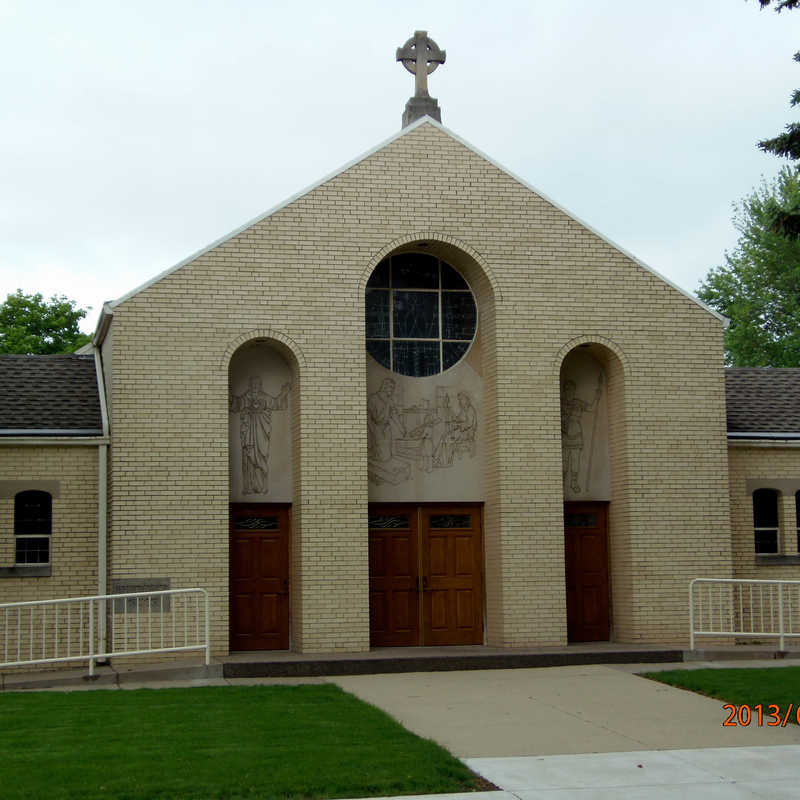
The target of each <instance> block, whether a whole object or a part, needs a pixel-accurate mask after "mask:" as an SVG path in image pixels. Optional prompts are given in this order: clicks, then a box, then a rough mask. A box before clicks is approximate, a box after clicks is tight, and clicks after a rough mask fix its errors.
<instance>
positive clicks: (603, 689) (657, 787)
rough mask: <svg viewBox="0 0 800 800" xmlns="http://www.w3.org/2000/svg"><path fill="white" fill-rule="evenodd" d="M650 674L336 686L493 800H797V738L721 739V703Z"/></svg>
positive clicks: (796, 733)
mask: <svg viewBox="0 0 800 800" xmlns="http://www.w3.org/2000/svg"><path fill="white" fill-rule="evenodd" d="M779 665H785V666H791V664H787V663H786V662H775V661H768V662H763V663H757V662H741V661H737V662H735V663H731V664H722V663H719V662H717V663H713V664H709V663H693V664H674V665H666V664H665V665H658V667H657V668H658V669H662V668H682V669H693V668H695V669H696V668H702V667H710V666H713V667H722V666H736V667H745V666H769V667H776V668H779ZM653 669H654V667H653V665H625V666H585V667H556V668H549V669H519V670H492V671H490V672H489V671H487V672H451V673H418V674H411V675H367V676H360V677H343V678H335V679H334V680H335V682H336V683H337V684H338V685H339V686H341V687H343V688H344V689H346V690H347V691H350V692H352V693H353V694H356V695H357V696H358V697H360V698H362V699H364V700H367V701H368V702H370V703H373V704H374V705H377V706H379V707H380V708H383V709H384V710H386V711H388V712H389V713H390V714H392V715H393V716H394V717H396V718H397V719H398V720H400V721H401V722H402V723H403V724H404V725H405V726H406V727H408V728H410V729H411V730H413V731H414V732H415V733H418V734H420V735H422V736H426V737H429V738H432V739H434V740H436V741H438V742H439V743H441V744H443V745H444V746H445V747H447V748H448V749H449V750H450V751H451V752H453V753H454V754H455V755H457V756H459V757H460V758H462V760H464V761H465V763H466V764H467V765H468V766H469V767H470V768H471V769H473V770H474V771H475V772H477V773H479V774H480V775H483V776H484V777H485V778H487V779H488V780H490V781H491V782H492V783H494V784H495V785H497V786H498V787H500V788H501V789H502V790H504V791H503V792H501V793H499V794H498V793H487V794H486V795H484V796H483V797H484V800H514V798H518V799H519V800H545V799H547V800H557V799H561V800H563V799H565V798H579V800H611V798H630V799H631V800H637V799H638V798H642V799H643V798H647V799H648V800H667V798H669V799H670V800H671V799H672V798H685V800H717V798H730V799H731V800H744V798H797V797H800V727H798V726H796V725H792V726H787V727H786V728H768V727H766V726H764V727H760V728H759V727H758V726H756V725H754V724H751V725H750V726H748V727H735V728H729V727H726V728H723V727H722V722H723V720H724V719H725V718H726V716H727V714H726V712H725V711H724V710H723V708H722V703H721V702H719V701H717V700H712V699H710V698H706V697H701V696H699V695H695V694H692V693H689V692H684V691H681V690H680V689H674V688H672V687H669V686H665V685H663V684H659V683H655V682H653V681H648V680H646V679H644V678H640V677H638V676H637V675H635V674H633V673H634V672H636V671H639V670H653ZM798 703H800V686H798ZM467 797H470V796H467ZM471 797H472V799H473V800H476V797H477V796H476V795H472V796H471ZM453 800H456V798H455V797H454V798H453Z"/></svg>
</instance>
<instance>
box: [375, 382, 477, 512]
mask: <svg viewBox="0 0 800 800" xmlns="http://www.w3.org/2000/svg"><path fill="white" fill-rule="evenodd" d="M467 369H468V368H467ZM470 371H471V370H470ZM371 378H372V380H371V381H370V384H371V388H372V389H373V390H372V391H370V393H369V395H368V397H367V456H368V472H369V482H370V497H371V499H375V498H380V499H401V498H402V497H403V495H402V491H403V489H404V488H405V490H406V491H409V492H412V491H413V492H414V497H415V498H417V499H428V495H430V497H431V498H434V497H437V498H441V497H443V496H455V495H457V494H459V492H460V491H463V490H464V487H465V486H468V487H469V491H470V492H472V495H473V496H475V495H476V492H480V483H481V476H482V466H481V461H482V459H481V455H482V452H479V451H481V448H480V438H479V435H480V432H481V431H480V428H481V425H480V413H479V397H480V392H479V391H476V388H475V387H470V388H467V386H466V385H465V383H463V382H459V381H453V380H452V378H451V379H450V380H448V381H447V382H445V381H444V380H443V378H442V376H437V377H434V378H430V379H427V380H425V381H419V380H418V379H417V380H416V381H408V380H404V379H403V378H402V377H401V376H396V375H394V376H391V377H390V376H389V375H388V374H386V372H382V373H381V374H379V375H375V374H373V375H371Z"/></svg>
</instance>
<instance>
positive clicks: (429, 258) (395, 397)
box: [365, 242, 485, 502]
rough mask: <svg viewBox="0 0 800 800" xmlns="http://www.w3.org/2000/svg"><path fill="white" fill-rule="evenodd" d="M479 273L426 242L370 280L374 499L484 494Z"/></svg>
mask: <svg viewBox="0 0 800 800" xmlns="http://www.w3.org/2000/svg"><path fill="white" fill-rule="evenodd" d="M423 245H424V246H423ZM469 272H470V264H468V263H467V257H466V256H465V254H463V253H460V252H459V251H457V250H456V248H453V247H449V248H445V247H433V246H431V243H427V242H425V243H414V244H412V245H408V246H405V247H402V248H399V249H398V250H396V251H394V252H393V253H391V254H389V255H388V256H387V257H386V258H384V259H383V260H382V261H381V262H380V263H379V264H378V265H377V266H376V268H375V269H374V271H373V272H372V274H371V275H370V277H369V280H368V281H367V285H366V297H365V310H366V318H365V331H366V350H367V387H368V389H367V425H368V430H367V434H368V450H367V457H368V477H369V499H370V501H371V502H376V501H377V502H428V501H480V500H483V498H484V460H485V459H484V443H485V425H484V411H483V407H484V381H483V366H482V355H481V349H482V348H481V324H480V322H481V321H480V313H479V298H478V296H477V295H476V293H475V291H474V289H473V287H472V286H471V285H470V283H469V280H468V277H467V276H468V275H469Z"/></svg>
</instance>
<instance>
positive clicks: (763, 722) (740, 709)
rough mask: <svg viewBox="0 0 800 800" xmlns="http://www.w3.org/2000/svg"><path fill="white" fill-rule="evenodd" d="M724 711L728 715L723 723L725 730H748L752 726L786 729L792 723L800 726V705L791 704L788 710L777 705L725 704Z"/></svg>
mask: <svg viewBox="0 0 800 800" xmlns="http://www.w3.org/2000/svg"><path fill="white" fill-rule="evenodd" d="M722 709H723V711H725V712H726V713H727V714H728V717H727V719H726V720H725V721H724V722H723V723H722V727H723V728H736V727H742V728H747V727H748V726H750V725H754V726H756V727H758V728H763V727H767V728H778V727H780V728H785V727H786V726H787V724H789V723H790V722H794V723H796V724H797V725H800V704H795V703H789V707H788V708H783V707H782V706H779V705H777V704H775V703H770V704H768V705H767V704H765V703H758V704H757V705H754V706H749V705H746V704H743V705H734V704H733V703H725V705H724V706H722Z"/></svg>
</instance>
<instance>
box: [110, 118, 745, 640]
mask: <svg viewBox="0 0 800 800" xmlns="http://www.w3.org/2000/svg"><path fill="white" fill-rule="evenodd" d="M417 240H425V241H427V242H431V243H433V245H434V247H435V248H437V249H438V252H439V253H441V254H444V255H445V256H446V257H447V258H451V259H453V262H454V264H455V266H457V268H458V269H459V271H461V272H462V274H463V275H464V276H465V277H466V278H467V280H468V281H469V283H470V285H471V287H472V288H473V291H474V292H475V295H476V300H477V302H478V307H479V314H480V319H481V326H482V327H481V336H482V337H483V338H482V351H483V360H484V363H483V375H484V379H485V385H486V396H485V398H484V402H485V408H486V430H487V433H486V435H487V468H486V469H487V476H486V497H487V500H486V508H485V528H486V529H485V547H486V563H485V569H486V593H487V597H486V604H487V618H486V622H487V640H488V642H489V643H490V644H493V645H501V646H522V645H528V644H557V643H562V642H564V641H565V636H566V624H565V599H564V555H563V553H564V545H563V518H562V489H561V437H560V402H559V370H560V366H561V361H562V360H563V358H564V356H565V355H566V354H567V353H568V352H569V351H570V349H572V347H574V346H577V345H578V344H581V343H590V344H591V343H596V351H597V355H598V357H599V358H603V359H605V363H606V369H607V370H608V372H609V384H610V386H609V391H610V393H611V396H610V407H611V415H612V419H611V421H610V423H611V429H612V471H613V475H612V486H613V499H612V503H611V508H610V520H611V530H610V537H611V586H612V595H613V610H612V616H613V626H614V632H615V636H616V637H617V638H618V639H619V640H621V641H649V642H682V641H684V640H685V638H686V629H687V624H686V616H687V611H686V585H687V584H688V581H689V580H690V578H692V577H695V576H696V575H698V574H704V575H715V576H724V575H730V573H731V552H730V531H729V515H728V500H727V486H728V473H727V451H726V442H725V431H724V419H725V415H724V393H723V373H722V366H721V365H722V335H721V324H720V322H719V321H718V320H717V319H715V318H714V317H713V316H712V315H711V314H709V313H708V312H706V311H704V310H703V309H701V308H700V307H699V306H698V305H697V304H696V303H694V302H693V301H691V300H690V299H688V298H687V297H685V296H684V295H682V294H681V293H679V292H677V291H676V290H674V289H673V288H671V287H670V286H668V285H666V284H665V283H664V282H663V281H661V280H660V279H659V278H658V277H656V276H654V275H653V274H651V273H650V272H648V271H646V270H644V269H642V268H640V267H639V266H638V265H636V264H635V263H633V262H632V261H631V260H630V259H629V258H627V257H626V256H625V255H624V254H622V253H621V252H619V251H618V250H616V249H614V248H613V247H612V246H610V245H609V244H608V243H606V242H605V241H603V240H602V239H600V238H599V237H598V236H596V235H595V234H594V233H592V232H591V231H589V230H587V229H586V228H584V227H582V226H581V225H580V224H578V223H577V222H575V221H574V220H572V219H571V218H569V217H568V216H566V215H564V213H563V212H561V211H560V210H559V209H557V208H555V207H554V206H552V205H551V204H549V203H548V202H546V201H545V200H543V199H542V198H541V197H539V196H537V195H536V194H534V193H532V192H531V191H530V190H529V189H528V188H526V187H525V186H523V185H522V184H520V183H518V182H517V181H515V180H514V179H513V178H511V177H510V176H509V175H507V174H506V173H504V172H502V171H501V170H499V169H498V168H497V167H495V166H493V165H492V164H491V163H489V162H487V161H486V160H485V159H484V158H482V157H480V156H479V155H477V154H475V153H474V152H473V151H471V150H469V149H468V148H466V147H465V146H464V145H462V144H461V143H459V142H458V141H457V140H455V139H453V138H452V137H450V136H449V135H448V134H447V133H445V132H444V131H442V130H441V129H439V128H437V127H435V126H433V125H430V124H423V125H421V126H419V127H417V128H415V129H413V130H411V131H410V132H408V133H407V134H406V135H404V136H402V137H400V138H398V139H396V140H394V141H392V142H391V143H389V144H388V145H387V146H386V147H384V148H383V149H381V150H379V151H378V152H376V153H374V154H372V155H371V156H369V157H368V158H366V159H364V160H362V161H360V162H359V163H357V164H355V165H354V166H352V167H350V168H349V169H348V170H346V171H344V172H342V173H340V174H339V175H338V176H336V177H334V178H332V179H331V180H329V181H327V182H326V183H324V184H322V185H321V186H319V187H318V188H316V189H314V190H313V191H311V192H309V193H307V194H305V195H303V196H302V197H300V198H299V199H297V200H295V201H294V202H292V203H291V204H289V205H287V206H286V207H284V208H282V209H280V210H279V211H277V212H276V213H274V214H273V215H271V216H270V217H268V218H265V219H263V220H261V221H260V222H257V223H255V224H254V225H253V226H251V227H250V228H248V229H246V230H244V231H242V232H241V233H239V234H237V235H235V236H233V237H232V238H230V239H228V240H227V241H224V242H223V243H221V244H219V245H218V246H217V247H215V248H214V249H212V250H209V251H207V252H205V253H203V254H201V255H200V256H198V257H197V258H196V259H195V260H194V261H192V262H191V263H189V264H187V265H186V266H184V267H182V268H181V269H179V270H177V271H174V272H172V273H171V274H168V275H166V276H165V277H163V278H162V279H160V280H159V281H158V282H156V283H154V284H153V285H151V286H150V287H149V288H146V289H145V290H143V291H141V292H140V293H138V294H137V295H135V296H133V297H131V298H130V299H128V300H126V301H124V302H123V303H121V304H120V305H119V306H118V307H117V308H116V310H115V313H114V322H113V330H114V338H113V343H112V347H111V352H112V358H113V372H114V380H113V386H112V387H111V393H112V402H111V409H112V420H111V423H112V433H113V437H114V447H113V453H112V472H113V507H112V511H111V525H112V535H113V539H114V543H113V548H112V553H113V557H112V572H113V576H114V577H125V576H129V577H135V576H139V577H148V576H159V577H162V576H164V577H170V578H171V579H172V585H173V586H175V587H177V586H189V585H200V586H204V587H206V588H208V589H210V590H211V593H212V608H213V621H212V628H213V631H212V633H213V637H214V642H215V645H214V647H215V651H216V652H217V653H218V654H219V653H222V652H225V651H226V650H227V635H228V628H227V625H228V622H227V591H228V586H227V570H228V566H227V557H228V556H227V541H228V532H227V504H228V488H227V487H228V476H227V469H228V467H227V446H228V444H227V423H228V413H227V406H226V401H227V370H228V363H229V360H230V357H231V355H232V354H233V352H235V349H236V347H237V346H238V345H239V344H241V343H243V342H245V341H247V340H248V339H254V338H264V339H268V340H271V341H273V342H276V343H277V345H278V346H280V347H282V348H284V349H285V352H286V353H288V354H289V355H288V356H287V360H288V361H289V362H290V363H291V364H292V365H293V369H294V370H295V371H296V373H297V374H296V378H295V381H294V385H295V386H296V387H297V391H296V392H294V391H293V403H295V405H294V412H293V413H294V417H295V421H294V425H295V428H294V441H295V445H294V446H295V448H296V449H295V454H294V472H295V480H294V509H293V528H294V530H293V539H292V576H291V579H292V615H293V619H292V637H293V647H294V648H296V649H298V650H302V651H305V652H322V651H333V650H352V651H357V650H363V649H365V648H367V647H368V642H369V630H368V602H367V589H368V567H367V526H366V521H367V470H366V429H367V426H366V394H367V390H366V379H365V374H366V370H365V351H364V312H363V296H364V286H365V284H366V280H367V278H368V276H369V274H370V272H371V270H372V269H373V268H374V267H375V266H376V265H377V263H378V262H379V261H380V259H381V258H382V257H383V256H384V255H386V254H387V253H389V252H391V251H392V250H393V249H395V248H397V247H402V246H405V245H408V244H409V242H413V241H417ZM612 383H613V391H612V386H611V384H612ZM295 401H296V402H295Z"/></svg>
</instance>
